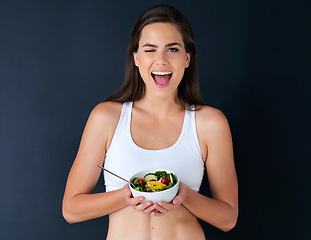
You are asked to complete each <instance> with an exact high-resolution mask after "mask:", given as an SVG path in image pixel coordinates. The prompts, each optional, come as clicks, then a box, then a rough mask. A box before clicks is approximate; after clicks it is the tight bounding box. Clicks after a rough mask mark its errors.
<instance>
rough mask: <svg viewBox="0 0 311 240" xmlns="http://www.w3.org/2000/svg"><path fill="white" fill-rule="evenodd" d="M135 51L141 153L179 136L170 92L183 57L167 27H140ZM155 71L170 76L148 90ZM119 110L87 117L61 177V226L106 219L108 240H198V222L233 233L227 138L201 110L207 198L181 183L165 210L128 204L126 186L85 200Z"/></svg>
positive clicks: (178, 110) (222, 126)
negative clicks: (141, 88) (140, 85)
mask: <svg viewBox="0 0 311 240" xmlns="http://www.w3.org/2000/svg"><path fill="white" fill-rule="evenodd" d="M174 31H175V32H174ZM146 43H148V44H149V45H148V51H147V52H146V51H145V50H146V47H144V46H146ZM150 43H152V44H151V45H152V48H150ZM168 43H178V44H177V45H176V46H174V48H178V51H175V50H174V51H171V50H170V48H169V47H167V46H168ZM139 45H140V46H139V49H138V51H137V53H134V60H135V64H136V66H137V67H138V68H139V70H140V73H141V75H142V77H143V80H144V82H145V83H146V94H145V96H144V97H143V98H142V99H140V100H139V101H137V102H135V103H134V105H133V110H132V121H131V134H132V137H133V140H134V141H135V143H136V144H137V145H138V146H140V147H142V148H145V149H164V148H168V147H170V146H172V145H173V144H174V143H175V142H176V141H177V139H178V137H179V134H180V132H181V129H182V124H183V117H184V108H183V106H181V104H180V103H179V101H178V98H177V86H178V84H179V82H180V80H181V77H182V75H183V71H184V69H185V68H186V67H187V66H188V65H189V54H187V53H186V52H185V50H184V46H183V41H182V37H181V35H180V34H179V32H178V30H177V29H176V28H175V27H174V26H173V25H172V24H169V23H155V24H150V25H147V26H146V27H144V29H143V31H142V34H141V40H140V43H139ZM150 49H151V50H152V52H151V53H152V54H149V53H150V51H149V50H150ZM154 69H157V70H159V69H160V70H162V69H164V70H166V71H167V70H169V71H172V72H173V76H174V77H172V79H171V82H170V84H169V85H168V86H169V87H166V88H158V87H157V86H154V84H153V79H152V78H151V72H152V71H153V70H154ZM121 109H122V104H120V103H113V102H105V103H101V104H99V105H98V106H96V107H95V109H94V110H93V111H92V113H91V115H90V117H89V120H88V122H87V125H86V127H85V130H84V133H83V136H82V140H81V144H80V147H79V151H78V154H77V156H76V159H75V161H74V164H73V166H72V169H71V171H70V173H69V176H68V180H67V186H66V190H65V194H64V200H63V215H64V217H65V219H66V220H67V221H68V222H70V223H74V222H80V221H85V220H88V219H93V218H98V217H101V216H105V215H109V231H108V236H107V239H110V240H111V239H112V240H113V239H135V240H137V239H138V240H139V239H144V240H148V239H150V240H153V239H159V237H160V238H161V239H181V240H183V239H199V240H200V239H205V237H204V233H203V230H202V228H201V226H200V224H199V222H198V219H197V218H201V219H202V220H204V221H206V222H208V223H210V224H212V225H213V226H215V227H217V228H219V229H221V230H223V231H228V230H230V229H231V228H233V227H234V225H235V224H236V220H237V216H238V187H237V178H236V173H235V167H234V161H233V150H232V141H231V133H230V129H229V125H228V122H227V120H226V118H225V116H224V115H223V114H222V113H221V112H220V111H219V110H217V109H214V108H211V107H207V106H206V107H203V108H202V109H201V110H200V111H197V112H196V127H197V132H198V138H199V144H200V147H201V153H202V161H204V162H205V166H206V171H207V174H208V178H209V184H210V188H211V192H212V198H208V197H205V196H203V195H201V194H199V193H197V192H195V191H193V190H192V189H190V188H189V187H188V186H187V185H185V184H183V183H181V184H180V187H179V192H178V195H177V196H176V197H175V198H174V199H173V201H172V203H165V202H159V203H157V204H153V205H152V204H151V203H150V202H148V201H147V202H144V203H141V201H142V200H143V198H140V197H138V198H132V197H131V194H130V190H129V188H128V186H127V185H125V186H124V187H123V189H120V190H116V191H112V192H106V193H97V194H93V193H92V191H93V189H94V187H95V185H96V183H97V181H98V178H99V175H100V171H101V170H100V169H99V168H98V167H97V165H98V164H103V162H104V159H105V153H106V151H107V150H108V148H109V146H110V143H111V140H112V137H113V134H114V131H115V129H116V126H117V123H118V120H119V117H120V113H121ZM155 129H156V131H155ZM202 184H206V183H202Z"/></svg>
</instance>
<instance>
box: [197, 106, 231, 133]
mask: <svg viewBox="0 0 311 240" xmlns="http://www.w3.org/2000/svg"><path fill="white" fill-rule="evenodd" d="M196 123H197V127H198V130H200V131H203V132H204V131H207V132H210V131H211V130H217V129H218V130H220V129H223V128H227V127H228V121H227V118H226V116H225V115H224V113H223V112H222V111H221V110H219V109H217V108H214V107H211V106H203V107H202V108H201V109H199V110H197V111H196Z"/></svg>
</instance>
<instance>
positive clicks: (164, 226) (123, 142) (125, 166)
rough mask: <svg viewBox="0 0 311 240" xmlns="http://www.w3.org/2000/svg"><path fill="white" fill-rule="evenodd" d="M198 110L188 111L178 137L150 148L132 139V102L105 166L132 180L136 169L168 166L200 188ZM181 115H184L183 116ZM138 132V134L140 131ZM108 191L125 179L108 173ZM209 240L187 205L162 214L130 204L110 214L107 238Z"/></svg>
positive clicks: (201, 165)
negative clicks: (155, 148) (138, 208)
mask: <svg viewBox="0 0 311 240" xmlns="http://www.w3.org/2000/svg"><path fill="white" fill-rule="evenodd" d="M194 114H195V112H190V111H185V112H184V114H183V116H182V121H180V122H181V126H179V127H177V125H176V127H174V126H172V128H175V130H176V129H177V132H179V133H178V136H177V137H176V140H175V141H174V143H172V144H171V145H170V146H168V147H167V148H165V149H160V150H148V149H144V148H142V147H140V146H139V145H138V144H136V142H135V141H134V140H133V138H132V134H133V132H131V131H132V125H131V124H133V123H132V122H131V120H132V103H125V104H124V105H123V106H122V111H121V114H120V119H119V123H118V125H117V128H116V131H115V133H114V136H113V137H112V141H111V145H110V147H109V149H108V151H107V153H106V159H105V163H104V164H105V167H106V168H107V169H109V170H111V171H112V172H115V173H117V174H119V175H121V176H123V177H125V178H127V179H129V178H130V177H131V176H132V175H133V174H134V173H135V172H138V171H140V170H144V169H146V168H165V169H171V170H173V171H174V172H175V173H177V174H178V175H179V177H180V179H181V181H182V182H184V183H185V184H187V185H188V186H189V187H191V188H192V189H194V190H195V191H198V190H199V187H200V184H201V181H202V178H203V172H204V162H203V159H202V155H201V152H200V146H199V142H198V138H197V135H196V128H195V119H194V116H195V115H194ZM180 118H181V117H180ZM136 135H137V134H136ZM104 177H105V184H106V188H107V191H113V190H117V189H120V188H121V187H123V186H124V182H122V181H121V180H119V179H117V178H115V177H114V176H112V175H110V174H109V173H108V174H107V173H106V172H105V173H104ZM159 238H160V239H170V240H171V239H180V240H182V239H190V238H192V239H205V238H204V233H203V231H202V228H201V226H200V224H199V222H198V220H197V218H196V217H195V216H194V215H193V214H192V213H191V212H189V211H188V210H187V209H186V208H185V207H183V206H181V207H180V208H178V209H177V210H174V211H171V212H168V213H166V214H164V215H163V216H161V217H151V216H150V215H147V214H144V213H141V212H138V211H136V210H134V209H132V207H126V208H124V209H121V210H119V211H117V212H115V213H112V214H110V216H109V233H108V237H107V239H135V240H139V239H144V240H148V239H150V240H152V239H159Z"/></svg>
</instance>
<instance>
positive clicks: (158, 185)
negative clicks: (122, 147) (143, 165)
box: [131, 171, 177, 192]
mask: <svg viewBox="0 0 311 240" xmlns="http://www.w3.org/2000/svg"><path fill="white" fill-rule="evenodd" d="M131 182H132V183H133V184H134V186H135V190H137V191H141V192H159V191H163V190H166V189H169V188H171V187H173V186H174V185H175V184H176V183H177V178H176V176H175V175H174V174H173V173H167V172H166V171H156V172H155V173H147V174H146V175H145V176H144V177H143V178H141V177H135V178H134V179H133V180H132V181H131Z"/></svg>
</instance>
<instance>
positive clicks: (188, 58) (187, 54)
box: [185, 53, 191, 68]
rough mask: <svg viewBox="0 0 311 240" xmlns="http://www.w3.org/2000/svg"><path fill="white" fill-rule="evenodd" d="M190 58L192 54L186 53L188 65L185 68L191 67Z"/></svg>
mask: <svg viewBox="0 0 311 240" xmlns="http://www.w3.org/2000/svg"><path fill="white" fill-rule="evenodd" d="M190 58H191V53H186V65H185V68H187V67H189V65H190Z"/></svg>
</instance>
